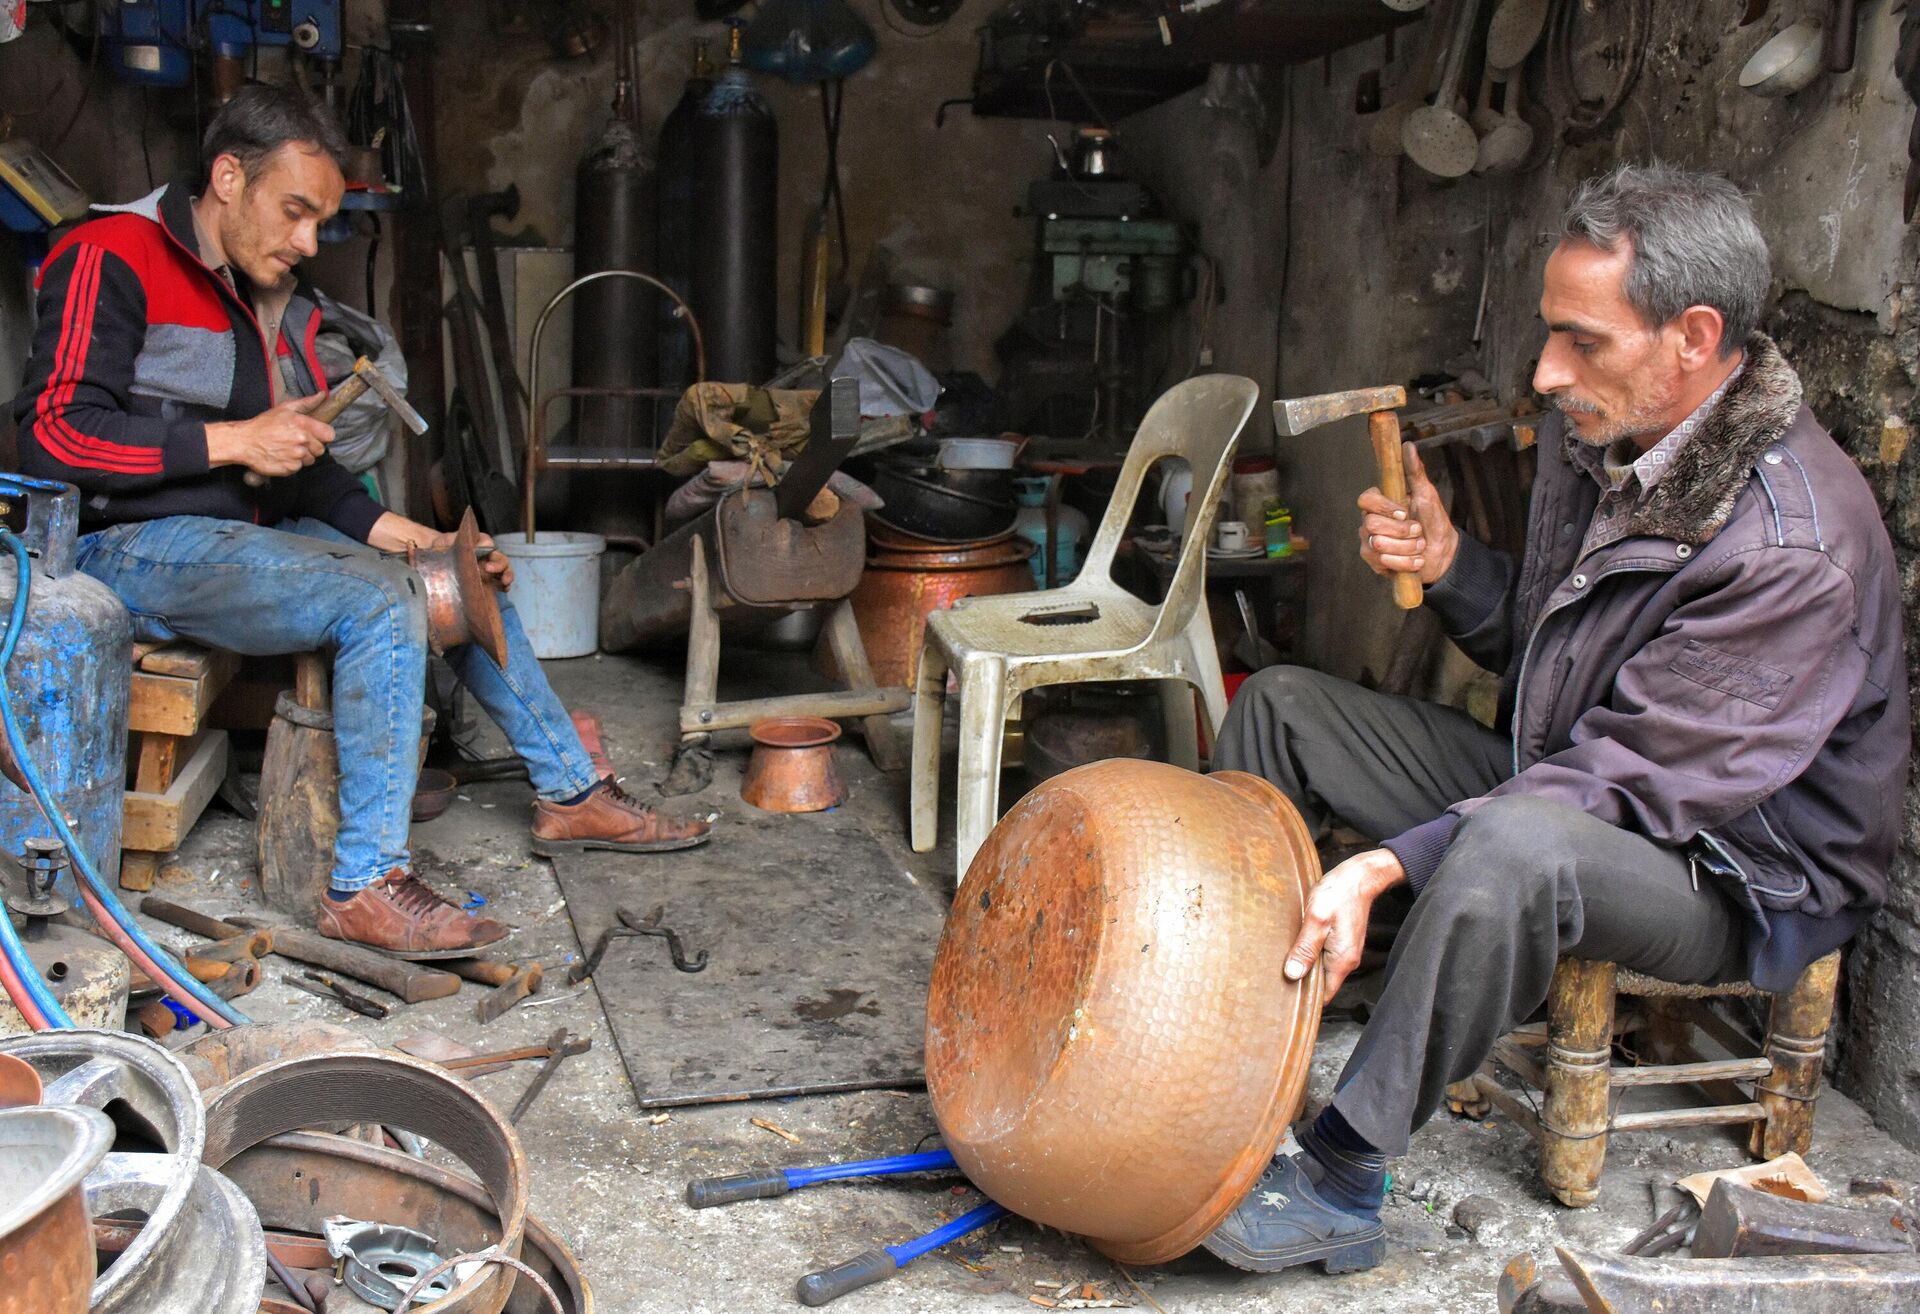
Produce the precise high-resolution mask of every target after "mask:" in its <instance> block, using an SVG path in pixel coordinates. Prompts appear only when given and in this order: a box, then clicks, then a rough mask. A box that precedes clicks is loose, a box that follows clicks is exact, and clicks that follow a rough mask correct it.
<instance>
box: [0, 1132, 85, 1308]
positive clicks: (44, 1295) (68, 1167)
mask: <svg viewBox="0 0 1920 1314" xmlns="http://www.w3.org/2000/svg"><path fill="white" fill-rule="evenodd" d="M112 1144H113V1123H112V1121H111V1120H110V1119H109V1118H108V1117H107V1115H106V1114H104V1113H102V1112H100V1111H99V1110H98V1109H85V1108H72V1107H65V1106H56V1105H43V1106H35V1107H28V1108H17V1109H10V1110H8V1111H6V1112H5V1113H0V1314H85V1310H86V1308H87V1303H88V1300H89V1299H90V1297H91V1295H92V1291H93V1279H94V1273H95V1257H94V1252H93V1220H92V1217H91V1215H90V1214H89V1213H88V1211H87V1193H86V1186H85V1182H86V1176H87V1174H88V1173H90V1172H92V1171H93V1167H94V1165H95V1164H97V1163H99V1162H100V1160H101V1159H102V1158H103V1157H104V1156H105V1155H106V1153H107V1150H108V1149H109V1148H110V1147H111V1146H112Z"/></svg>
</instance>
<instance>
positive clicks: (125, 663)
mask: <svg viewBox="0 0 1920 1314" xmlns="http://www.w3.org/2000/svg"><path fill="white" fill-rule="evenodd" d="M0 503H4V504H6V507H7V513H8V514H9V518H10V519H12V520H13V521H14V523H18V518H17V515H15V514H12V513H17V511H18V510H19V509H20V508H21V506H22V505H24V506H25V509H26V527H25V529H24V530H23V531H22V532H21V534H20V538H21V540H22V542H23V543H24V544H25V546H26V549H27V552H28V554H29V559H30V560H31V561H32V563H33V569H32V571H31V574H30V578H29V581H28V582H29V588H28V592H27V617H26V625H25V628H24V629H23V630H22V631H21V634H20V639H19V642H18V644H17V645H16V646H15V648H14V650H13V659H12V660H11V661H10V662H9V663H8V664H7V668H6V670H5V671H4V672H0V680H4V681H5V684H6V692H7V699H8V702H9V704H10V705H11V707H12V708H13V715H14V718H15V720H16V721H17V722H18V724H19V726H20V734H21V737H22V739H23V740H24V741H25V743H26V750H27V756H28V758H29V759H30V760H31V761H32V763H33V765H34V768H35V769H36V770H37V771H38V772H39V773H40V778H41V779H42V780H43V781H44V782H45V783H46V786H47V790H48V792H49V793H51V794H52V795H53V797H54V799H55V800H56V801H57V802H58V803H59V805H60V809H61V811H62V812H64V813H65V814H66V817H67V820H68V822H69V823H70V824H71V825H72V826H73V829H74V834H75V835H76V836H77V837H78V838H79V840H80V842H81V844H82V845H83V846H84V847H85V848H86V852H87V856H88V857H89V858H90V859H92V860H93V863H94V866H95V868H96V869H97V870H98V871H100V872H101V874H102V875H103V876H105V877H106V879H108V880H112V879H113V878H114V876H115V875H116V874H117V873H118V872H119V870H120V819H121V815H122V811H123V809H124V808H125V806H126V804H125V794H126V789H127V701H128V698H129V697H130V695H131V691H132V681H133V662H132V655H133V626H132V622H131V620H130V619H129V618H128V616H127V609H126V608H125V607H124V606H122V605H121V602H120V599H119V598H118V597H116V596H115V595H114V593H113V590H111V589H109V588H108V587H107V586H106V585H104V584H102V583H101V582H100V581H98V580H96V579H94V578H92V577H91V576H88V575H83V574H81V573H80V572H79V571H78V570H76V569H75V568H74V564H73V562H74V545H75V541H76V539H77V537H78V534H79V517H80V496H79V494H78V493H77V492H76V491H75V490H74V489H73V488H71V487H70V486H68V485H66V484H61V483H52V482H49V481H47V480H42V479H28V478H26V477H24V476H22V475H16V474H0ZM14 584H15V580H14V558H13V556H12V554H11V553H6V552H0V626H3V625H4V624H5V623H6V620H7V618H8V617H10V616H11V614H12V612H11V610H10V609H11V607H12V606H13V598H14ZM0 742H4V740H3V739H0ZM7 765H8V766H11V765H12V764H11V763H8V764H7ZM8 774H9V775H12V774H14V773H13V772H8ZM34 837H41V838H49V839H51V838H54V833H53V828H52V827H51V826H50V825H48V824H47V819H46V818H45V817H44V816H42V815H41V812H40V809H39V807H38V806H37V805H36V804H35V803H34V801H33V795H32V794H30V793H28V792H27V790H26V789H24V788H22V787H20V786H19V785H16V784H14V783H11V782H10V781H8V780H0V853H4V854H6V855H7V856H8V857H12V858H17V857H18V856H19V855H20V853H21V852H22V850H23V849H24V848H25V846H26V841H27V840H28V839H29V838H34ZM60 893H61V894H63V895H64V896H65V897H66V898H67V899H68V900H69V901H70V902H74V903H77V902H78V901H79V894H78V891H77V890H76V888H75V887H74V885H73V876H72V875H71V873H68V874H66V875H64V876H62V877H61V883H60Z"/></svg>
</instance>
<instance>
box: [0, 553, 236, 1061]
mask: <svg viewBox="0 0 1920 1314" xmlns="http://www.w3.org/2000/svg"><path fill="white" fill-rule="evenodd" d="M0 542H4V543H5V544H6V547H7V550H8V551H10V552H12V553H13V560H14V567H15V572H16V576H15V577H16V579H17V580H18V581H19V584H18V587H17V588H15V590H14V605H13V621H12V623H11V624H9V626H8V627H7V643H6V646H5V647H4V648H0V724H3V725H4V727H5V729H6V735H7V744H8V746H9V747H11V748H12V750H13V760H14V761H15V762H16V763H18V764H19V767H20V774H22V775H24V776H25V777H26V778H27V783H28V784H29V785H31V786H32V787H33V797H34V800H35V801H36V802H37V803H39V805H40V811H41V812H42V813H43V814H44V815H45V816H46V818H47V821H48V823H49V824H50V825H52V827H53V830H54V833H55V834H56V835H57V836H59V838H60V842H61V843H63V844H65V845H66V846H67V853H68V855H69V856H70V857H71V858H72V859H73V866H74V870H75V871H77V872H79V873H80V879H81V881H82V882H83V883H84V884H85V886H86V888H87V889H88V890H89V891H91V892H92V895H93V897H92V898H91V899H88V900H87V905H88V907H89V908H90V909H91V910H92V912H93V914H94V916H95V918H96V919H98V920H99V922H100V929H101V930H102V931H104V932H106V934H107V938H108V939H110V940H112V941H113V942H114V944H116V945H118V946H119V947H120V949H121V951H122V952H123V953H125V954H127V956H128V957H129V958H132V959H133V960H134V961H135V962H137V963H139V964H140V967H141V970H142V971H144V972H146V973H147V974H148V975H149V976H151V977H152V978H153V980H154V983H155V984H156V985H158V986H159V987H160V988H161V989H162V990H164V991H165V992H166V993H167V994H168V995H169V996H171V997H172V998H173V999H174V1000H175V1001H176V1002H178V1003H179V1004H180V1005H181V1006H183V1007H189V1008H192V1011H193V1012H195V1013H197V1014H198V1015H199V1016H201V1017H203V1018H205V1019H206V1020H207V1022H208V1023H209V1024H210V1025H211V1026H213V1027H214V1028H215V1029H216V1030H224V1029H226V1028H227V1027H232V1026H244V1025H246V1023H248V1022H249V1021H251V1020H252V1019H250V1018H249V1017H247V1015H246V1014H245V1013H242V1012H241V1011H240V1010H238V1009H236V1008H234V1007H233V1006H232V1005H230V1004H228V1003H227V1001H226V1000H224V999H222V998H220V996H218V995H216V994H214V993H213V991H211V990H209V989H207V987H205V986H203V985H202V984H200V982H198V981H196V980H194V979H193V975H192V974H191V973H190V972H188V971H187V970H186V969H185V968H184V967H182V966H180V964H179V963H178V962H176V961H175V960H174V957H173V955H172V954H169V953H168V952H167V951H166V950H165V949H162V948H161V947H160V946H159V945H158V944H156V943H155V942H154V941H153V939H152V938H151V937H149V936H148V935H147V933H146V932H145V931H143V930H141V929H140V927H139V925H138V924H137V923H136V922H134V920H133V917H132V915H131V914H129V913H128V912H127V910H126V907H125V906H124V905H123V904H122V903H121V902H120V900H119V899H118V898H116V897H115V895H114V893H113V890H112V889H111V888H110V887H109V886H108V885H107V883H106V882H105V881H103V880H101V879H100V872H99V870H98V869H97V868H95V866H94V865H93V862H92V860H91V859H90V858H88V857H87V854H86V850H85V849H83V848H81V846H80V839H79V837H78V836H76V835H75V834H74V833H73V828H72V827H71V826H69V825H68V824H67V819H66V817H65V816H64V815H63V814H62V813H61V811H60V808H59V806H58V805H57V804H56V803H55V802H54V800H53V796H52V794H51V792H49V791H48V789H47V786H46V782H45V781H43V780H42V779H41V778H40V772H39V770H38V769H37V768H36V767H35V766H34V765H33V760H32V759H31V758H30V757H28V756H27V746H26V742H25V740H24V739H23V738H22V736H21V734H20V725H19V722H18V721H16V720H15V719H14V715H13V693H12V691H11V690H10V689H9V688H7V684H6V661H5V660H4V659H5V658H8V657H11V656H12V655H13V643H14V641H15V639H16V636H17V635H18V634H19V632H20V630H21V628H22V627H23V626H24V624H25V617H26V599H27V593H28V589H29V587H30V585H29V580H30V579H31V576H32V563H31V562H30V561H29V559H28V557H27V548H26V545H25V544H24V543H22V542H21V541H20V539H19V537H18V536H17V535H15V534H14V532H13V531H12V530H10V529H7V528H6V527H4V526H0ZM96 905H97V906H96ZM102 913H104V914H105V916H104V917H102V916H101V914H102ZM116 930H117V931H118V932H119V934H117V935H116V934H115V931H116ZM136 951H137V952H136ZM196 1006H197V1007H196Z"/></svg>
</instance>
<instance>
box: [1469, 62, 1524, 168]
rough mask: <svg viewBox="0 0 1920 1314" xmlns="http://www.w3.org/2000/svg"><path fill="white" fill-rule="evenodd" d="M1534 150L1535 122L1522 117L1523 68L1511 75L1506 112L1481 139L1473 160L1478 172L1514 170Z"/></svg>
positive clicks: (1508, 81)
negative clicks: (1521, 80)
mask: <svg viewBox="0 0 1920 1314" xmlns="http://www.w3.org/2000/svg"><path fill="white" fill-rule="evenodd" d="M1532 153H1533V125H1532V124H1530V123H1528V122H1527V121H1526V120H1525V119H1523V118H1521V117H1520V70H1519V69H1518V68H1515V69H1514V70H1513V71H1512V72H1511V73H1509V74H1508V75H1507V96H1506V101H1505V112H1504V113H1503V114H1502V115H1501V116H1500V121H1499V122H1498V123H1496V124H1495V125H1494V127H1493V130H1492V131H1491V132H1489V133H1488V134H1487V135H1486V136H1484V137H1482V138H1481V139H1480V152H1479V155H1478V157H1477V158H1476V159H1475V160H1474V162H1473V171H1474V172H1475V173H1511V172H1513V171H1514V170H1515V169H1517V168H1519V167H1520V162H1521V161H1522V160H1524V159H1526V158H1527V156H1529V155H1531V154H1532Z"/></svg>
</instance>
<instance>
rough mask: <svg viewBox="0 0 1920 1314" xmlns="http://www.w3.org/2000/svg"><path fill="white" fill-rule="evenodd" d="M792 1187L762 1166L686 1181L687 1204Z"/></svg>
mask: <svg viewBox="0 0 1920 1314" xmlns="http://www.w3.org/2000/svg"><path fill="white" fill-rule="evenodd" d="M792 1189H793V1188H792V1187H790V1186H788V1185H787V1175H786V1173H784V1172H782V1171H781V1170H780V1169H778V1168H764V1169H761V1170H759V1171H757V1172H751V1173H734V1174H733V1175H732V1176H730V1177H704V1178H702V1179H701V1180H699V1181H697V1182H688V1183H687V1203H688V1204H690V1205H692V1206H693V1207H694V1208H695V1209H711V1208H713V1207H714V1206H715V1205H723V1204H737V1203H739V1202H740V1201H742V1200H771V1199H773V1198H774V1197H775V1196H780V1195H785V1194H786V1193H787V1192H788V1191H790V1190H792ZM889 1262H891V1261H889ZM803 1299H804V1298H803Z"/></svg>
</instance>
